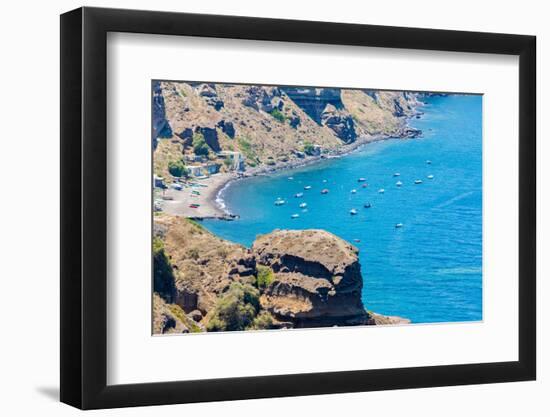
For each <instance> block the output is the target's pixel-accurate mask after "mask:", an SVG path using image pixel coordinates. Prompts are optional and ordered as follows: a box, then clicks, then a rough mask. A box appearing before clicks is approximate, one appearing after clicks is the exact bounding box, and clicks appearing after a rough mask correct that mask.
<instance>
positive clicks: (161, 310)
mask: <svg viewBox="0 0 550 417" xmlns="http://www.w3.org/2000/svg"><path fill="white" fill-rule="evenodd" d="M153 333H154V334H165V333H189V328H188V327H187V326H186V325H185V323H183V322H182V321H181V320H180V318H179V317H178V316H177V315H176V314H174V312H173V311H171V310H170V307H169V306H168V305H167V304H166V302H165V301H164V300H163V299H162V297H160V296H159V295H158V294H153Z"/></svg>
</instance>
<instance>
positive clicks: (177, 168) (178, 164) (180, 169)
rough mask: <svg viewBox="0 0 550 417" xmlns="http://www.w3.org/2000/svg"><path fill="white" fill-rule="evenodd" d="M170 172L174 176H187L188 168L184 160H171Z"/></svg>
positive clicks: (169, 163)
mask: <svg viewBox="0 0 550 417" xmlns="http://www.w3.org/2000/svg"><path fill="white" fill-rule="evenodd" d="M168 172H169V173H170V175H173V176H174V177H187V174H188V172H187V168H186V167H185V164H184V163H183V161H181V160H179V161H170V162H168Z"/></svg>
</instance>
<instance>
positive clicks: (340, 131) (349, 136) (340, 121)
mask: <svg viewBox="0 0 550 417" xmlns="http://www.w3.org/2000/svg"><path fill="white" fill-rule="evenodd" d="M321 124H322V125H323V126H326V127H328V128H329V129H331V130H333V131H334V133H335V134H336V136H338V137H339V138H340V139H342V140H343V141H344V142H345V143H351V142H353V141H354V140H355V139H356V138H357V133H356V132H355V123H354V122H353V118H352V117H351V116H350V115H349V113H347V112H345V111H343V110H338V109H337V108H336V107H335V106H333V105H332V104H327V106H326V107H325V109H324V110H323V113H321Z"/></svg>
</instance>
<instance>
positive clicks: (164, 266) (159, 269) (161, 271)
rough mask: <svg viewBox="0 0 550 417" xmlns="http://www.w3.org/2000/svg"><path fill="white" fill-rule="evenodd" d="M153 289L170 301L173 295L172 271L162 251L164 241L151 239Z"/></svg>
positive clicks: (156, 238)
mask: <svg viewBox="0 0 550 417" xmlns="http://www.w3.org/2000/svg"><path fill="white" fill-rule="evenodd" d="M153 291H154V292H156V293H158V294H159V295H160V296H161V297H162V298H163V299H164V300H166V301H167V302H169V303H171V302H172V301H173V299H174V296H175V291H176V289H175V281H174V271H173V270H172V265H170V260H169V259H168V256H166V253H165V251H164V242H163V241H162V240H161V239H160V238H159V237H155V238H154V239H153Z"/></svg>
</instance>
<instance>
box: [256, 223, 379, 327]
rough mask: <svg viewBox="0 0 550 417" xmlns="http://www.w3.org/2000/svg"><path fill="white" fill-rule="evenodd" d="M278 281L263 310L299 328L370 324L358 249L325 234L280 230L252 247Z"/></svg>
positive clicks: (270, 289) (266, 296)
mask: <svg viewBox="0 0 550 417" xmlns="http://www.w3.org/2000/svg"><path fill="white" fill-rule="evenodd" d="M252 252H253V254H254V256H255V257H256V262H258V264H261V265H264V266H267V267H269V268H271V270H272V271H273V273H274V279H273V281H272V282H271V284H270V285H269V286H268V287H267V288H266V290H265V291H264V293H263V295H262V297H261V299H260V301H261V305H262V308H264V309H265V310H267V311H269V312H270V313H271V314H273V315H274V316H275V317H276V318H278V319H279V320H281V321H290V322H292V323H293V324H294V327H314V326H336V325H359V324H368V322H369V318H370V317H369V315H368V313H367V312H366V311H365V309H364V307H363V303H362V301H361V289H362V287H363V279H362V277H361V269H360V265H359V260H358V250H357V249H356V248H355V247H354V246H352V245H350V244H349V243H347V242H345V241H344V240H342V239H340V238H338V237H336V236H335V235H333V234H331V233H329V232H326V231H324V230H303V231H299V230H280V231H274V232H272V233H270V234H268V235H264V236H261V237H259V238H258V239H257V240H256V241H255V242H254V245H253V247H252Z"/></svg>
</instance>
